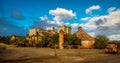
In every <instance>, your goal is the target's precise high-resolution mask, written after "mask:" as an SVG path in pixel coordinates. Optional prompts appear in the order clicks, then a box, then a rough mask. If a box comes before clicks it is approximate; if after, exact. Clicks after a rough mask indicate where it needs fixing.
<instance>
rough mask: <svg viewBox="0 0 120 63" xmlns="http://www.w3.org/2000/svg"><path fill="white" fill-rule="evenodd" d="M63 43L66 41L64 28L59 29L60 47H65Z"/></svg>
mask: <svg viewBox="0 0 120 63" xmlns="http://www.w3.org/2000/svg"><path fill="white" fill-rule="evenodd" d="M63 43H64V32H63V30H60V31H59V49H63Z"/></svg>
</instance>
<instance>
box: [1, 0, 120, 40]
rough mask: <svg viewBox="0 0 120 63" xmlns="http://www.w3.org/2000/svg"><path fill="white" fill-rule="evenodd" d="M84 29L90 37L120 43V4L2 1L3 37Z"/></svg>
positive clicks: (114, 0) (113, 0) (105, 0)
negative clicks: (63, 28)
mask: <svg viewBox="0 0 120 63" xmlns="http://www.w3.org/2000/svg"><path fill="white" fill-rule="evenodd" d="M62 25H66V26H69V27H71V28H72V33H75V32H76V31H77V28H78V27H80V26H82V27H83V29H84V31H86V32H87V33H89V34H90V35H91V36H93V37H94V36H96V35H99V34H101V35H106V36H107V37H109V38H110V39H111V40H120V0H0V35H2V36H10V35H26V34H28V33H29V29H30V28H35V27H40V28H42V29H45V30H47V29H51V27H55V28H57V27H58V26H62Z"/></svg>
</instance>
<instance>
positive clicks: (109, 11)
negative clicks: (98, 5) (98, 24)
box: [108, 7, 116, 13]
mask: <svg viewBox="0 0 120 63" xmlns="http://www.w3.org/2000/svg"><path fill="white" fill-rule="evenodd" d="M115 10H116V7H110V8H108V13H111V12H114V11H115Z"/></svg>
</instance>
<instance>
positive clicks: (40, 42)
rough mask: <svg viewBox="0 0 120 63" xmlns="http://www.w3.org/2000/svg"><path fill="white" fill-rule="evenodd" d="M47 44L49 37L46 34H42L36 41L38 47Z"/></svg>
mask: <svg viewBox="0 0 120 63" xmlns="http://www.w3.org/2000/svg"><path fill="white" fill-rule="evenodd" d="M48 44H49V38H48V37H47V36H42V38H41V40H40V41H38V46H39V47H47V45H48Z"/></svg>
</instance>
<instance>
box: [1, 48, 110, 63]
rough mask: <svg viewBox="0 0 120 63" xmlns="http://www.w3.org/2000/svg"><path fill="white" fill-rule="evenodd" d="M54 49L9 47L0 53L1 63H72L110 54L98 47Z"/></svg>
mask: <svg viewBox="0 0 120 63" xmlns="http://www.w3.org/2000/svg"><path fill="white" fill-rule="evenodd" d="M56 53H57V56H55V49H50V48H29V47H28V48H21V47H17V48H14V47H12V48H11V47H9V48H7V49H6V50H4V51H2V52H1V53H0V59H1V62H2V63H73V62H76V61H82V60H85V59H92V58H98V57H99V58H100V57H104V56H110V55H109V54H105V53H104V50H98V49H62V50H61V49H57V50H56Z"/></svg>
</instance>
